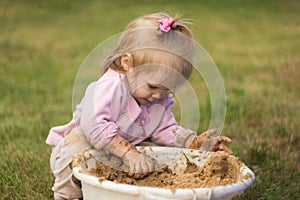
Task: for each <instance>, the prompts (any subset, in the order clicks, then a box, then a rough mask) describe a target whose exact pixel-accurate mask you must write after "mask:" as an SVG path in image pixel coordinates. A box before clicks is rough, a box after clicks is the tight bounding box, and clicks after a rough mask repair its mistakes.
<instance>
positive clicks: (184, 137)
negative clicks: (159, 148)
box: [151, 98, 232, 154]
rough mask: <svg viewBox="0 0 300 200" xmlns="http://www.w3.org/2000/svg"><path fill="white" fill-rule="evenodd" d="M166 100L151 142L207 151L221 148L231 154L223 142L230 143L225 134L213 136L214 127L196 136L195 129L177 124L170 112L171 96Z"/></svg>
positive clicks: (214, 132) (172, 102)
mask: <svg viewBox="0 0 300 200" xmlns="http://www.w3.org/2000/svg"><path fill="white" fill-rule="evenodd" d="M166 102H167V103H166V105H167V106H166V110H165V113H164V117H163V119H162V123H161V125H160V128H159V129H158V131H157V132H156V133H155V134H153V136H152V138H151V139H152V141H153V142H155V143H158V144H160V145H166V146H176V147H184V148H191V149H201V150H207V151H218V150H222V151H226V152H227V153H230V154H232V151H231V150H230V149H229V148H228V147H226V146H225V145H224V144H223V143H231V139H230V138H228V137H226V136H218V137H214V136H213V135H214V134H216V132H217V130H216V129H212V130H208V131H206V132H204V133H202V134H200V135H199V136H197V133H196V132H195V131H192V130H190V129H186V128H184V127H181V126H179V125H178V124H177V122H176V119H175V117H174V115H173V113H172V112H171V108H172V106H173V104H174V101H173V98H168V99H166Z"/></svg>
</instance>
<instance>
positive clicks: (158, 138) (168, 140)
mask: <svg viewBox="0 0 300 200" xmlns="http://www.w3.org/2000/svg"><path fill="white" fill-rule="evenodd" d="M163 104H165V108H166V109H165V111H164V114H163V117H162V120H161V123H160V126H159V127H158V129H157V131H156V132H155V133H154V134H153V135H152V138H151V141H152V142H154V143H156V144H159V145H163V146H174V147H185V142H186V140H187V139H188V138H189V136H191V135H196V133H195V132H194V131H192V130H190V129H186V128H183V127H182V126H179V125H178V123H177V121H176V119H175V117H174V115H173V113H172V112H171V108H172V107H173V105H174V100H173V97H168V98H167V99H166V100H165V102H163Z"/></svg>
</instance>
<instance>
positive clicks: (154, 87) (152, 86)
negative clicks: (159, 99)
mask: <svg viewBox="0 0 300 200" xmlns="http://www.w3.org/2000/svg"><path fill="white" fill-rule="evenodd" d="M148 86H149V88H151V89H157V87H156V86H154V85H150V84H148Z"/></svg>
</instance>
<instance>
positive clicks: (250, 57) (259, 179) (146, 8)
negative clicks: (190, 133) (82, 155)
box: [0, 0, 300, 199]
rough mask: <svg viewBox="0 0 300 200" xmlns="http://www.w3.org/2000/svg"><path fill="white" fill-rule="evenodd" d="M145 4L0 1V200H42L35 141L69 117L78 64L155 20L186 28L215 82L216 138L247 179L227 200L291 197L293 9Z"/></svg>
mask: <svg viewBox="0 0 300 200" xmlns="http://www.w3.org/2000/svg"><path fill="white" fill-rule="evenodd" d="M149 2H150V1H134V0H130V1H88V2H86V1H79V0H75V1H67V0H63V1H46V0H43V1H33V0H32V1H29V0H28V1H21V0H20V1H17V0H2V1H0V27H1V28H0V35H1V37H0V97H1V100H0V145H1V146H2V148H1V149H2V150H1V151H0V158H1V159H0V177H1V178H0V198H1V199H51V198H52V192H51V186H52V182H53V177H52V174H51V172H50V169H49V165H48V159H49V155H50V148H49V147H48V146H46V145H45V143H44V141H45V139H46V137H47V134H48V131H49V129H50V128H51V127H52V126H55V125H59V124H63V123H66V122H68V121H69V120H70V118H71V110H72V107H71V95H72V87H73V82H74V78H75V75H76V72H77V70H78V68H79V66H80V64H81V62H82V61H83V59H84V58H85V57H86V56H87V54H88V53H89V52H90V51H91V50H92V49H93V48H94V47H95V46H96V45H97V44H98V43H100V42H101V41H103V40H104V39H106V38H108V37H109V36H111V35H112V34H115V33H119V32H121V31H122V30H123V28H124V26H125V25H126V24H127V23H128V22H129V21H130V20H132V19H134V18H135V17H137V16H139V15H141V14H146V13H150V12H157V11H164V12H169V13H171V14H175V13H177V12H179V13H182V14H184V16H185V17H188V18H190V19H192V20H193V22H194V23H195V24H197V26H194V27H193V31H194V33H195V36H196V39H197V40H198V42H199V43H200V44H202V46H203V47H204V48H205V49H206V50H207V51H208V52H209V54H210V55H211V57H212V58H213V60H214V61H215V62H216V64H217V65H218V67H219V70H220V72H221V74H222V76H223V80H224V82H225V87H226V92H227V117H226V122H225V126H224V129H223V133H224V134H226V135H228V136H230V137H232V138H233V139H234V143H233V144H232V145H231V146H230V147H231V148H232V149H233V151H234V152H235V154H236V155H237V156H239V157H240V158H241V160H242V161H243V162H244V163H246V164H247V165H248V166H249V167H250V168H251V169H253V171H254V172H255V174H256V183H255V184H254V185H253V186H252V187H251V188H249V189H247V190H246V192H245V194H244V195H242V196H240V197H237V198H236V199H297V198H299V196H300V192H299V191H300V188H299V187H300V186H299V183H300V173H299V169H300V154H299V152H300V148H299V147H300V128H299V122H300V103H299V99H300V79H299V77H300V60H299V51H300V14H299V13H300V3H299V2H298V1H296V0H294V1H292V0H287V1H279V0H278V1H277V0H275V1H254V0H251V1H250V0H249V1H238V0H235V1H230V2H227V1H210V2H206V1H175V0H171V1H167V3H162V1H151V3H149ZM195 84H196V83H195ZM201 106H202V107H203V109H205V105H201ZM204 116H205V115H204ZM203 123H204V124H205V122H203ZM204 129H205V128H204Z"/></svg>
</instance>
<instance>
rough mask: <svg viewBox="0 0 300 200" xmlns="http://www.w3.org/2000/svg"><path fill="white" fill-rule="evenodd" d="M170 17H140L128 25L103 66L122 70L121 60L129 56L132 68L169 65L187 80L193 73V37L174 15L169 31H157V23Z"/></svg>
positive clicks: (154, 15) (151, 15)
mask: <svg viewBox="0 0 300 200" xmlns="http://www.w3.org/2000/svg"><path fill="white" fill-rule="evenodd" d="M164 18H170V16H169V15H168V14H165V13H154V14H149V15H145V16H142V17H139V18H137V19H135V20H133V21H132V22H130V23H129V24H128V26H127V27H126V29H125V31H124V32H123V33H122V35H121V36H120V39H119V43H118V46H117V48H116V49H115V50H113V51H112V52H111V53H110V54H109V55H108V56H107V57H106V58H105V59H104V61H103V64H102V66H103V67H105V68H111V69H113V70H116V71H121V72H122V71H123V72H124V69H123V68H122V66H121V63H120V58H121V56H122V55H123V54H125V53H131V54H132V57H133V65H134V67H137V66H141V65H145V64H151V63H156V64H161V65H164V66H169V67H171V68H172V69H174V70H176V71H177V72H179V73H180V74H182V75H183V76H184V77H185V78H186V79H188V78H189V76H190V74H191V72H192V68H193V66H192V57H193V52H194V43H193V34H192V32H191V30H190V29H189V28H188V26H187V23H186V22H185V21H184V20H181V19H180V16H179V15H176V16H175V17H174V18H173V19H174V23H173V24H172V27H171V30H170V31H169V32H163V31H162V30H160V29H159V22H158V21H159V20H160V19H164Z"/></svg>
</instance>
